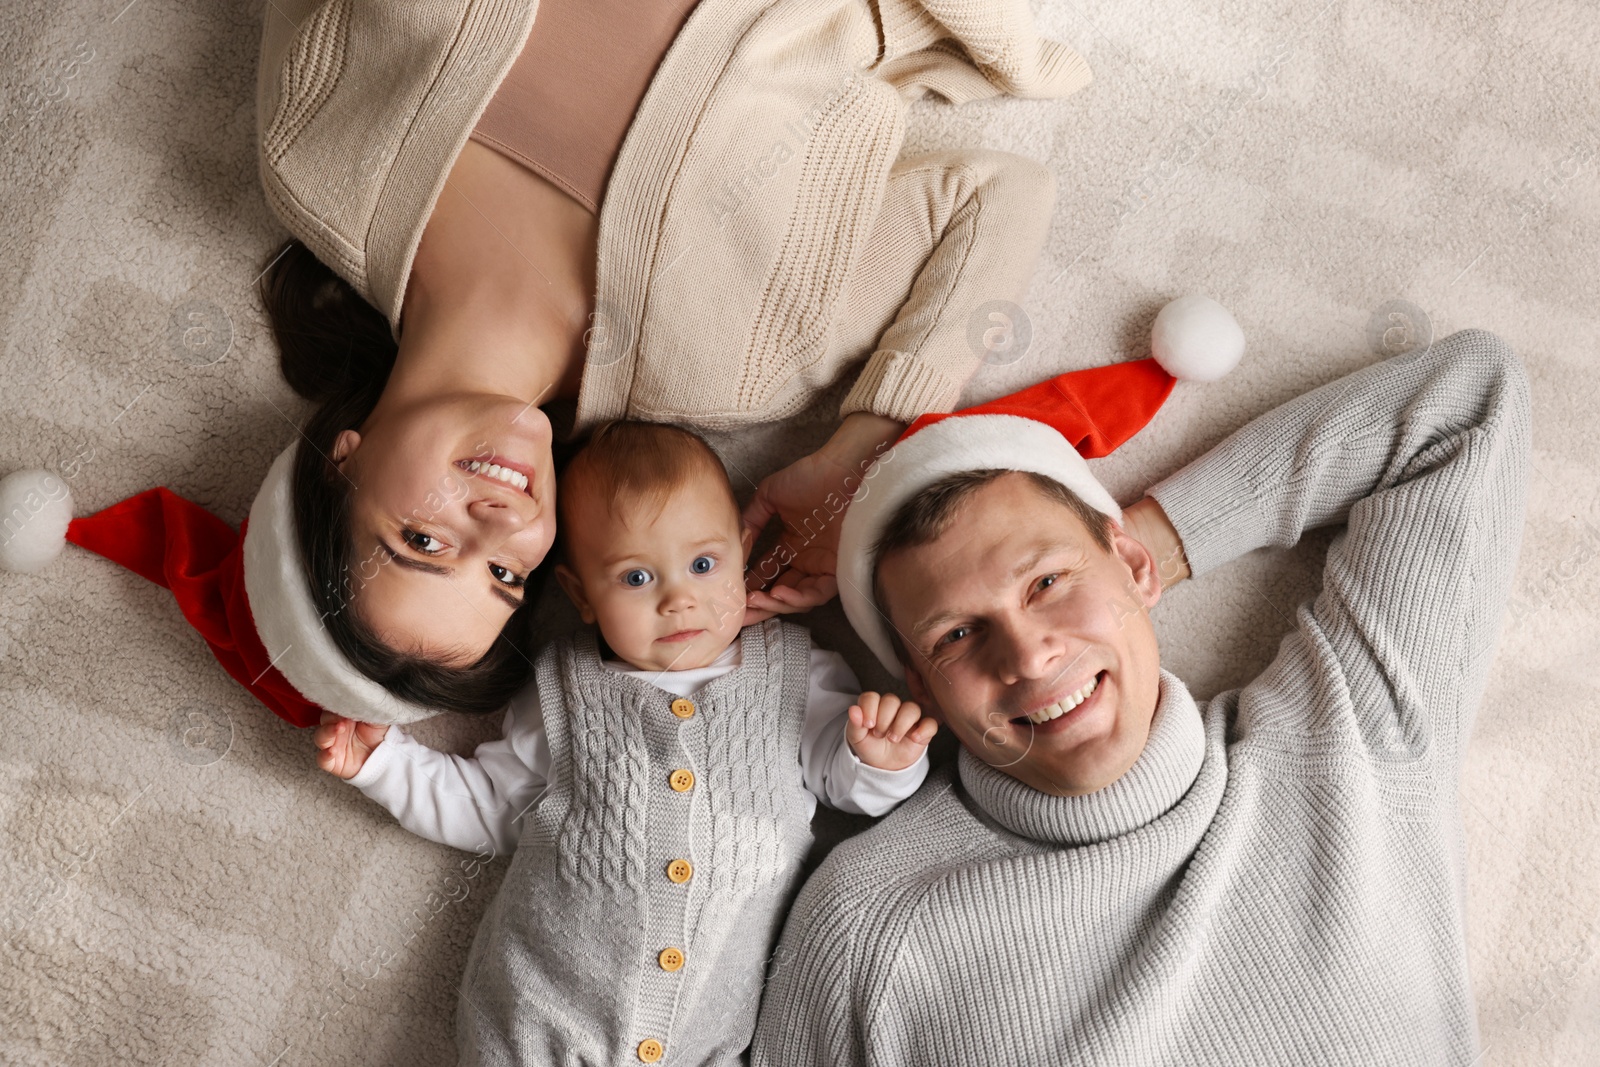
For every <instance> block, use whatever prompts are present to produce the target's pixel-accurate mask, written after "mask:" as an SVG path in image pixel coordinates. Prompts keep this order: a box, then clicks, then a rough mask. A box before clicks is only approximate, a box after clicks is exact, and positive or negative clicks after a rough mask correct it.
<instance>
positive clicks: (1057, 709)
mask: <svg viewBox="0 0 1600 1067" xmlns="http://www.w3.org/2000/svg"><path fill="white" fill-rule="evenodd" d="M1099 684H1100V676H1099V675H1098V674H1097V675H1095V676H1094V677H1093V678H1091V679H1089V683H1088V684H1087V685H1085V686H1084V687H1083V688H1082V689H1080V690H1078V691H1077V692H1076V693H1072V694H1070V695H1069V696H1066V697H1063V698H1062V699H1061V700H1060V701H1058V702H1057V703H1055V704H1051V705H1050V706H1049V707H1044V708H1040V709H1039V710H1038V711H1035V712H1030V713H1029V714H1028V717H1027V718H1028V721H1029V722H1031V723H1033V724H1034V725H1038V724H1039V723H1045V722H1049V721H1050V720H1051V719H1059V718H1060V717H1061V716H1063V715H1065V714H1066V713H1067V712H1069V711H1071V710H1072V709H1073V708H1075V707H1077V706H1078V705H1079V704H1082V703H1083V702H1084V701H1085V700H1088V699H1089V694H1091V693H1093V692H1094V690H1095V687H1096V686H1098V685H1099Z"/></svg>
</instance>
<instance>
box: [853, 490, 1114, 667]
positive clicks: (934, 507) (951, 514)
mask: <svg viewBox="0 0 1600 1067" xmlns="http://www.w3.org/2000/svg"><path fill="white" fill-rule="evenodd" d="M1003 474H1020V475H1022V477H1024V478H1026V479H1027V480H1028V481H1029V482H1030V483H1032V485H1033V487H1034V488H1035V489H1037V490H1039V492H1041V493H1043V494H1044V495H1045V496H1046V497H1048V498H1049V499H1051V500H1054V501H1055V502H1056V503H1058V504H1061V505H1063V506H1064V507H1066V508H1067V510H1069V511H1071V512H1072V513H1073V514H1074V515H1076V516H1077V517H1078V519H1079V520H1080V521H1081V522H1082V523H1083V525H1084V526H1085V528H1087V529H1088V531H1089V536H1090V538H1092V539H1093V540H1094V543H1095V544H1097V545H1099V546H1100V548H1101V549H1102V550H1104V551H1106V552H1109V551H1111V516H1109V515H1107V514H1106V513H1105V512H1103V511H1101V510H1099V509H1098V508H1094V507H1090V506H1089V504H1087V503H1085V502H1084V499H1083V497H1081V496H1079V495H1078V494H1077V493H1075V492H1073V491H1072V490H1071V489H1068V488H1067V487H1066V486H1065V485H1062V484H1061V483H1060V482H1058V481H1056V480H1055V479H1054V478H1051V477H1050V476H1049V475H1045V474H1035V473H1034V472H1033V471H1009V470H998V469H986V470H974V471H957V472H956V473H955V474H947V475H945V476H944V477H943V478H940V479H939V480H938V481H936V482H934V483H933V484H932V485H929V486H928V487H927V488H925V489H923V490H922V491H921V492H919V493H918V494H917V495H916V496H914V497H912V498H911V499H910V500H907V501H906V502H905V503H904V504H901V505H900V507H899V508H898V509H897V510H896V511H895V513H894V515H893V516H891V517H890V519H889V522H888V523H887V524H886V525H885V526H884V528H883V533H882V534H880V535H879V537H878V539H877V541H875V542H873V545H872V550H871V551H872V599H873V600H874V601H875V602H876V603H877V605H878V608H879V610H881V611H882V612H883V613H884V616H885V618H887V617H888V612H889V602H888V600H887V599H886V598H885V596H884V589H883V582H882V581H881V579H880V578H879V574H878V571H879V569H880V568H881V567H882V565H883V561H884V560H885V559H887V558H888V557H889V556H891V555H893V554H894V553H896V552H901V551H904V550H905V549H908V548H920V547H921V546H923V545H927V544H932V543H933V542H934V541H937V540H938V539H939V538H941V537H943V536H944V535H945V532H946V531H948V530H949V529H950V524H951V522H953V521H954V519H955V514H956V511H957V509H959V508H960V506H961V504H962V503H963V502H964V501H965V500H966V499H967V498H968V497H970V496H972V494H973V493H976V492H977V491H978V490H979V489H982V488H983V487H984V486H986V485H988V484H989V483H991V482H993V481H994V480H995V479H996V478H999V477H1000V476H1001V475H1003ZM889 643H890V644H891V645H893V646H894V654H895V655H896V656H898V657H899V658H900V662H901V663H903V664H907V665H909V664H910V662H911V657H910V656H909V655H908V653H907V651H906V648H905V646H904V645H903V644H902V643H901V641H900V635H899V633H897V632H896V631H895V628H894V626H893V625H892V624H891V625H890V626H889Z"/></svg>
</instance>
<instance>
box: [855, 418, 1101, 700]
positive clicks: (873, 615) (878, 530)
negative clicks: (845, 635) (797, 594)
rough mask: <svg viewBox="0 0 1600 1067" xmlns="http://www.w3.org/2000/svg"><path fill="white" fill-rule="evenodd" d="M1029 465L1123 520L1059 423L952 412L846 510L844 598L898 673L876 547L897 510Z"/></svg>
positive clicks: (865, 484)
mask: <svg viewBox="0 0 1600 1067" xmlns="http://www.w3.org/2000/svg"><path fill="white" fill-rule="evenodd" d="M975 470H1012V471H1031V472H1033V473H1034V474H1042V475H1045V476H1046V477H1049V478H1054V479H1055V480H1056V481H1058V482H1060V483H1061V484H1062V485H1064V486H1066V487H1067V488H1068V489H1071V490H1072V491H1073V492H1075V493H1077V494H1078V495H1079V496H1080V497H1082V498H1083V500H1084V503H1086V504H1088V505H1089V506H1090V507H1092V508H1094V509H1095V510H1097V511H1102V512H1104V513H1105V514H1107V515H1109V516H1111V518H1112V519H1113V520H1115V521H1116V522H1119V523H1120V522H1121V521H1122V509H1121V508H1119V507H1118V506H1117V502H1116V501H1115V500H1113V499H1112V498H1111V494H1110V493H1108V492H1106V489H1105V486H1103V485H1101V484H1100V482H1099V481H1098V480H1097V479H1096V478H1095V476H1094V475H1093V474H1091V473H1090V472H1089V464H1088V463H1087V462H1086V461H1085V460H1084V458H1083V457H1082V456H1081V455H1079V454H1078V450H1077V449H1076V448H1074V447H1073V446H1072V444H1071V443H1070V442H1069V441H1068V440H1067V439H1066V438H1065V437H1063V436H1061V434H1060V433H1059V432H1058V431H1057V430H1055V429H1054V428H1053V427H1050V426H1047V425H1045V424H1044V423H1042V422H1038V421H1036V420H1034V419H1027V418H1022V417H1021V416H1018V415H954V416H951V417H950V418H947V419H941V420H940V421H939V422H936V423H933V424H932V425H930V426H925V427H923V428H922V429H920V430H918V431H917V432H916V433H914V434H912V435H911V436H910V437H907V438H905V439H904V440H903V441H900V442H899V443H897V444H896V445H895V446H894V447H893V448H892V449H890V450H889V451H888V452H885V453H884V454H883V455H882V456H879V457H878V461H877V462H876V463H875V464H873V466H872V468H871V469H870V470H869V471H868V472H867V475H866V477H865V478H864V479H863V481H862V487H861V488H860V489H859V490H858V491H857V492H856V495H855V497H854V498H853V499H852V500H851V502H850V507H849V508H848V509H847V510H846V511H845V513H844V525H843V526H842V527H841V528H840V531H839V555H838V568H839V571H838V573H839V600H840V602H841V603H842V604H843V605H844V611H845V615H846V616H847V617H848V618H849V619H850V625H852V626H854V627H855V630H856V633H858V634H860V635H861V639H862V640H863V641H865V642H866V643H867V647H868V648H870V649H872V651H873V652H874V653H875V654H876V655H877V657H878V660H879V661H880V662H881V663H882V664H883V665H884V667H886V668H887V669H888V670H889V672H890V673H891V674H893V675H894V676H895V677H896V678H904V677H905V668H904V667H903V666H902V665H901V663H900V661H899V659H898V658H897V657H896V656H895V654H894V646H893V645H892V644H891V643H890V640H889V621H888V618H887V616H885V615H884V613H883V611H882V610H880V609H879V607H878V604H877V601H876V599H875V598H874V597H873V595H872V556H873V548H874V546H875V545H876V543H877V540H878V538H879V537H881V536H882V535H883V531H884V528H885V527H886V526H888V524H889V520H890V519H892V518H893V517H894V515H895V513H896V512H898V511H899V510H900V508H901V507H902V506H903V505H904V504H905V503H906V502H907V501H908V500H910V499H911V498H912V497H914V496H916V495H917V494H918V493H919V492H921V491H922V490H924V489H926V488H927V487H928V486H930V485H932V484H933V483H935V482H937V481H939V480H940V479H941V478H944V477H946V476H947V475H951V474H957V473H960V472H962V471H975Z"/></svg>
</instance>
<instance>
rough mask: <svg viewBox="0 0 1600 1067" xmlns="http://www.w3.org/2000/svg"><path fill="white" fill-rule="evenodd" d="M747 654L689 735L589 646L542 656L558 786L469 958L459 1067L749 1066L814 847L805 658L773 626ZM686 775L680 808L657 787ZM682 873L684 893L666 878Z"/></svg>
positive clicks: (553, 649) (791, 636) (529, 828)
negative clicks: (675, 963)
mask: <svg viewBox="0 0 1600 1067" xmlns="http://www.w3.org/2000/svg"><path fill="white" fill-rule="evenodd" d="M739 640H740V655H741V664H740V666H739V667H737V668H735V669H733V670H732V671H730V672H729V673H727V674H724V675H721V676H719V677H717V678H714V679H713V680H711V681H710V682H708V683H707V684H706V685H705V687H704V688H702V689H701V690H699V691H698V692H697V693H695V695H694V696H693V697H692V698H691V701H692V703H693V705H694V709H695V710H694V714H692V715H690V716H688V717H687V718H680V717H679V716H677V715H675V714H673V712H672V710H671V707H672V704H673V701H674V698H673V696H672V694H670V693H668V692H666V691H665V690H662V689H658V688H657V687H655V686H653V685H650V684H649V683H648V682H645V681H643V680H642V679H639V678H636V677H632V676H630V675H626V674H620V673H617V672H615V671H608V670H606V669H605V668H604V667H603V666H602V665H601V663H600V657H599V654H598V651H597V648H596V644H595V637H594V634H593V631H583V632H581V633H579V634H577V635H576V636H574V637H572V638H569V639H566V640H563V641H559V642H556V643H554V644H552V645H550V646H548V647H547V648H546V649H545V650H544V651H542V652H541V653H540V655H539V658H538V662H537V664H536V675H537V684H538V691H539V699H540V710H541V712H542V715H543V719H544V722H545V726H546V738H547V741H548V743H549V746H550V755H551V779H550V785H549V788H548V789H547V790H546V791H545V792H544V794H543V795H542V796H541V797H540V798H539V799H538V800H536V801H535V802H534V805H533V807H532V809H531V810H530V811H529V812H528V813H527V815H526V816H525V817H524V819H523V831H522V837H521V839H520V841H519V842H518V844H517V848H516V851H515V853H514V854H513V857H512V862H511V867H510V869H509V870H508V871H507V873H506V877H505V881H504V882H503V883H502V884H501V887H500V891H499V893H498V894H497V895H496V897H495V899H494V901H493V902H492V903H491V904H490V905H489V909H488V911H487V912H486V913H485V916H484V919H483V923H482V925H480V926H479V928H478V933H477V936H476V938H475V939H474V941H473V945H472V951H471V954H470V956H469V957H468V960H467V969H466V974H465V976H464V978H463V980H462V987H461V1001H460V1005H459V1008H458V1011H457V1020H456V1033H457V1042H458V1044H459V1046H460V1050H461V1062H462V1063H463V1064H497V1065H498V1064H506V1065H509V1064H529V1065H531V1064H552V1065H565V1064H567V1063H575V1064H577V1063H581V1064H594V1065H598V1064H615V1063H621V1062H628V1061H632V1062H637V1058H638V1057H637V1049H638V1046H639V1043H640V1042H641V1041H644V1040H646V1039H651V1038H653V1039H655V1040H656V1041H659V1042H660V1043H661V1044H662V1045H663V1046H664V1048H665V1050H666V1055H665V1057H664V1060H663V1062H666V1063H675V1064H718V1065H721V1064H733V1063H737V1062H740V1057H741V1055H742V1054H743V1052H744V1051H745V1049H746V1048H747V1047H748V1045H749V1043H750V1034H751V1031H752V1030H753V1029H754V1027H755V1019H756V1008H757V1004H758V1002H759V997H760V992H761V982H762V978H763V976H764V973H765V968H766V964H767V954H768V952H769V951H770V950H771V948H772V945H773V943H774V942H775V941H776V939H777V934H778V927H779V923H780V921H781V919H782V915H783V911H784V908H785V906H786V905H787V904H788V902H789V900H790V899H791V898H792V896H793V894H794V891H795V889H796V888H797V885H798V880H799V876H800V870H801V863H802V862H803V860H804V858H805V854H806V852H807V850H808V849H809V848H810V845H811V826H810V818H809V814H810V813H809V812H808V810H807V808H806V805H805V803H804V797H805V795H806V794H805V784H804V781H803V779H802V777H801V769H800V763H799V761H798V760H797V759H796V758H795V753H796V752H797V751H798V750H799V747H800V731H801V726H802V724H803V721H804V719H805V707H806V695H807V690H808V683H809V678H810V663H811V643H810V637H809V635H808V634H807V633H806V631H805V630H803V629H801V628H800V627H798V626H795V625H793V624H792V623H787V622H783V621H780V620H777V619H773V620H769V621H767V622H765V623H762V624H760V625H758V626H747V627H745V628H744V630H743V631H742V632H741V634H740V638H739ZM680 769H682V770H688V771H690V772H691V773H692V774H693V775H694V778H693V783H692V784H691V785H690V786H689V788H688V789H686V790H682V791H679V790H676V789H674V788H672V787H671V786H670V785H669V784H668V782H669V776H670V775H671V774H672V772H673V771H676V770H680ZM674 860H687V861H688V863H689V865H690V866H689V873H688V876H687V877H686V878H680V879H677V880H674V879H673V878H669V877H668V865H669V864H670V863H672V862H673V861H674ZM667 948H673V949H677V950H678V951H679V952H681V953H682V963H681V966H679V967H678V968H677V969H674V970H668V969H667V968H666V967H665V966H663V965H662V962H661V961H660V959H659V953H660V952H661V951H662V950H663V949H667ZM569 1057H571V1058H570V1059H569Z"/></svg>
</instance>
